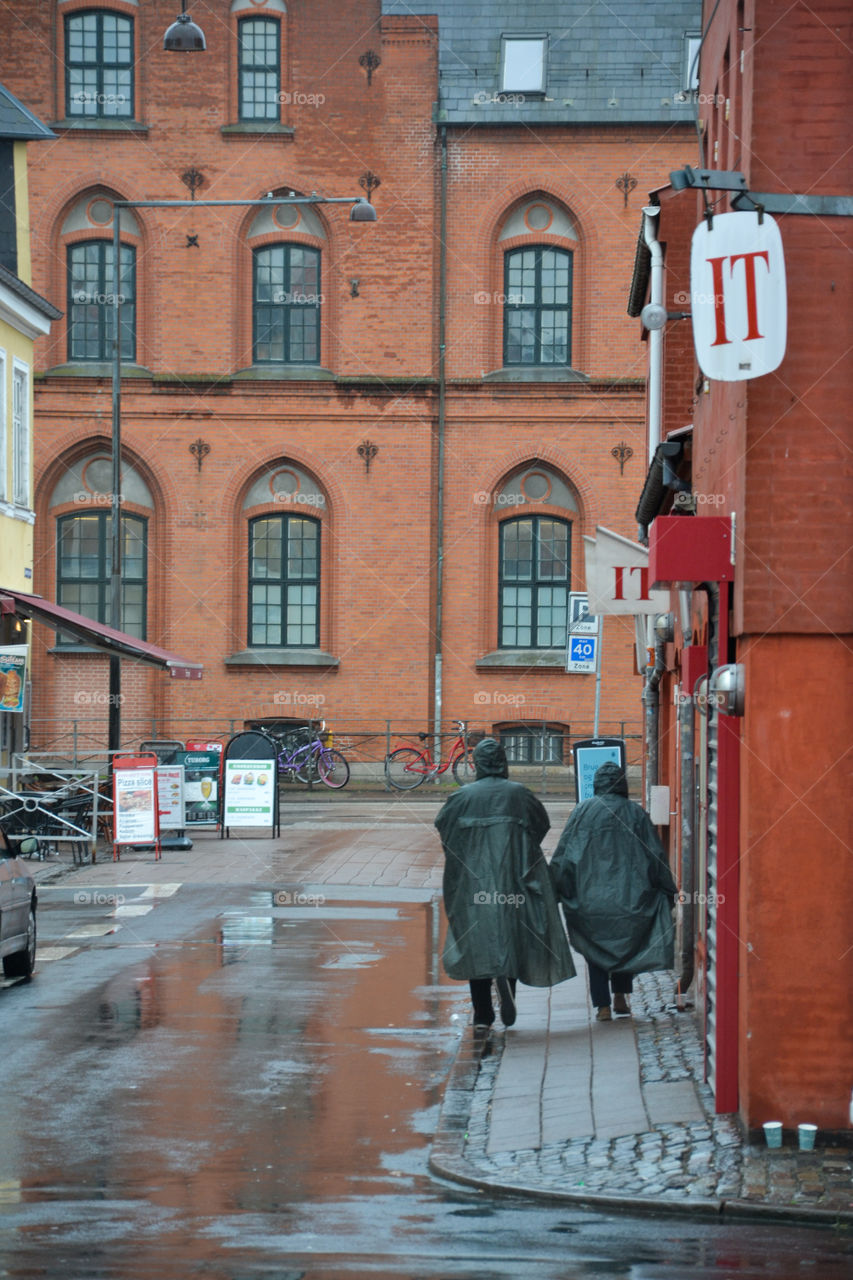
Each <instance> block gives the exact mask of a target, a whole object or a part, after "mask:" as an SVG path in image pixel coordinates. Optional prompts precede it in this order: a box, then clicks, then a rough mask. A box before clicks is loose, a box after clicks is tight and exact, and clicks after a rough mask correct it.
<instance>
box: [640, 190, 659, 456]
mask: <svg viewBox="0 0 853 1280" xmlns="http://www.w3.org/2000/svg"><path fill="white" fill-rule="evenodd" d="M659 214H660V207H659V206H658V205H653V204H652V205H647V206H646V208H645V209H643V239H644V240H645V242H646V245H647V247H648V250H649V253H650V254H651V258H652V263H651V275H650V278H649V302H650V303H651V304H652V305H654V306H659V307H662V306H663V250H662V249H661V247H660V243H659V242H658V239H657V222H656V219H657V217H658V215H659ZM648 332H649V464H650V465H651V463H652V461H653V460H654V456H655V450H656V449H657V447H658V445H659V444H660V422H661V387H662V383H663V329H662V328H661V329H649V331H648Z"/></svg>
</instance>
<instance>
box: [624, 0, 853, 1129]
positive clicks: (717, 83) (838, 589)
mask: <svg viewBox="0 0 853 1280" xmlns="http://www.w3.org/2000/svg"><path fill="white" fill-rule="evenodd" d="M704 22H705V24H706V25H707V31H706V34H705V39H704V43H703V45H702V50H701V59H700V67H701V71H700V93H699V111H700V119H701V124H702V139H703V141H702V150H701V154H700V157H699V159H698V160H696V159H695V158H694V160H693V161H692V162H691V164H692V165H693V167H694V168H695V169H696V170H699V169H702V168H705V169H709V170H712V171H714V174H712V175H711V177H710V178H709V180H708V184H707V186H708V192H707V205H708V206H709V212H710V214H711V220H712V224H714V223H716V221H717V219H718V218H719V215H721V214H723V213H731V210H732V208H733V207H735V205H733V203H732V201H733V196H732V193H731V191H730V190H726V177H725V174H726V172H727V171H728V172H731V171H739V172H741V173H743V175H744V176H745V179H746V186H747V188H748V190H749V192H750V197H751V198H742V197H737V198H736V202H735V203H736V207H737V208H738V209H740V210H743V212H741V213H738V214H737V215H736V216H737V217H739V218H742V219H744V220H745V221H747V222H749V223H750V225H751V224H753V223H757V222H758V219H759V211H758V209H757V206H759V205H761V206H763V208H764V211H765V212H764V215H763V216H764V217H768V218H769V217H773V218H774V219H775V221H776V223H777V225H778V228H779V230H780V232H781V240H782V246H783V250H784V265H785V275H786V279H787V347H786V350H785V354H784V358H783V359H782V361H781V363H780V364H779V365H778V367H776V368H775V369H772V370H771V371H770V372H767V373H765V374H764V375H763V376H759V377H752V378H750V379H749V380H742V379H741V380H734V381H724V380H719V379H715V378H710V377H708V376H706V374H703V372H702V369H701V368H700V367H699V366H698V365H697V363H696V361H695V358H694V356H693V353H692V350H691V346H692V343H691V337H692V334H691V326H690V322H689V321H683V320H676V319H670V320H669V322H668V324H667V325H666V327H665V329H664V331H663V332H664V339H663V343H664V351H663V363H662V368H663V411H662V432H661V437H660V439H661V441H662V443H661V444H660V446H659V447H658V448H656V450H655V456H654V461H653V463H652V466H651V468H650V471H649V473H648V476H647V480H646V484H645V487H644V489H643V492H642V496H641V498H640V504H639V507H638V509H637V517H638V521H639V522H640V524H641V525H642V526H644V527H645V528H646V529H647V531H648V540H649V547H650V564H651V566H652V573H651V577H652V578H655V577H656V576H657V578H658V581H659V582H661V583H669V584H673V583H677V585H678V587H680V588H681V590H675V589H674V590H673V592H672V612H671V614H670V615H669V618H668V619H664V620H662V622H661V625H660V626H659V628H658V639H657V652H656V663H655V668H654V669H652V668H650V669H649V680H648V681H647V690H651V715H650V726H651V731H652V734H651V736H653V737H655V738H656V741H657V744H658V746H659V756H658V772H657V777H653V778H652V779H651V781H652V782H657V783H660V784H662V785H663V786H665V787H668V789H669V791H668V795H669V800H670V802H669V808H670V809H671V810H672V811H674V813H675V814H677V817H674V818H673V826H672V827H671V828H670V854H671V859H672V862H673V865H674V866H677V867H678V869H679V872H680V876H681V883H682V885H683V886H687V887H688V888H689V893H688V895H687V902H686V903H685V905H684V922H683V926H684V934H683V936H684V940H685V943H686V945H685V948H684V953H683V964H684V969H685V979H686V982H689V981H690V978H691V974H692V971H693V954H694V950H695V959H696V967H695V973H696V980H697V992H698V996H699V1003H700V1011H701V1014H702V1016H703V1018H704V1021H705V1027H706V1042H707V1047H708V1067H709V1078H710V1079H711V1080H712V1082H713V1084H714V1087H715V1091H716V1096H717V1103H718V1109H719V1110H722V1111H733V1110H738V1109H739V1110H740V1113H741V1115H742V1117H743V1118H744V1120H745V1121H746V1122H747V1124H748V1125H750V1126H756V1125H759V1124H761V1123H762V1122H763V1121H765V1120H771V1119H773V1120H782V1121H783V1122H784V1124H785V1125H786V1127H789V1128H792V1127H795V1126H796V1124H797V1122H799V1121H810V1122H813V1123H816V1124H818V1125H819V1126H820V1128H821V1129H830V1130H832V1129H841V1128H846V1127H847V1126H848V1125H849V1112H848V1107H849V1103H850V1097H851V1089H852V1088H853V1029H852V1028H851V1025H850V1020H849V1017H848V1016H847V1011H848V1009H849V1003H850V1001H849V991H850V988H851V984H853V932H851V923H850V922H851V908H853V860H851V856H850V803H849V798H850V792H851V785H850V764H849V761H850V724H851V704H850V690H851V687H853V681H851V663H850V653H851V629H853V628H851V621H853V617H852V616H851V592H850V583H851V564H850V545H851V491H850V473H851V468H850V457H851V432H850V425H849V418H850V403H851V393H853V385H851V365H850V357H849V351H850V343H851V337H853V324H851V316H850V307H849V303H848V298H849V293H850V284H851V270H850V263H851V260H852V259H851V250H852V249H853V222H852V221H851V217H850V193H851V169H850V165H849V163H845V161H844V159H843V157H844V156H845V155H846V153H847V147H848V139H847V121H848V119H849V115H850V111H851V108H853V101H851V92H853V88H852V86H853V75H851V71H853V67H851V52H850V51H851V47H853V26H851V11H850V6H849V5H848V4H844V3H842V2H841V0H823V2H822V3H818V4H816V5H811V6H806V5H792V6H780V5H777V4H774V3H772V0H746V3H735V0H723V3H722V4H720V5H719V6H717V5H712V4H710V3H706V4H705V15H704ZM703 30H704V27H703ZM721 174H722V175H723V176H722V177H721V176H720V175H721ZM715 175H716V176H715ZM679 185H680V186H682V187H683V186H684V175H683V174H682V179H681V181H680V183H679ZM796 196H803V197H805V199H804V200H803V201H796V200H793V199H792V197H796ZM839 197H846V201H845V200H843V199H839ZM653 199H654V200H655V202H656V203H657V205H658V206H659V212H658V214H657V215H656V216H654V217H653V218H652V220H651V221H652V223H653V229H652V238H653V239H656V240H657V241H658V242H659V243H660V244H661V245H663V247H664V253H665V276H664V280H665V292H664V297H663V303H664V305H665V307H666V308H667V309H668V310H669V312H670V314H671V315H672V313H678V312H681V311H683V310H685V309H687V310H690V303H691V300H692V309H693V316H694V321H695V318H696V313H697V308H698V307H699V306H701V305H703V301H702V299H701V298H700V297H698V296H697V291H696V285H695V282H694V285H693V289H692V297H691V283H690V244H691V237H692V236H693V233H694V229H695V228H696V227H697V224H700V223H702V221H703V215H704V213H705V210H706V203H705V198H704V197H703V198H700V197H699V196H697V193H696V191H694V190H692V189H689V188H688V189H680V190H679V189H673V188H672V187H668V188H665V189H662V190H661V191H659V192H657V193H656V194H655V195H654V196H653ZM759 225H760V224H759ZM710 234H713V232H711V233H710ZM642 257H643V255H642V253H641V254H640V262H639V267H638V272H637V274H636V275H635V281H634V283H635V290H634V293H633V295H632V306H631V309H632V312H633V313H634V314H639V310H640V307H641V306H642V305H643V303H644V302H645V300H646V298H647V296H648V294H647V293H646V292H645V289H644V286H645V282H646V280H647V278H648V277H649V275H650V272H651V263H650V261H649V262H648V263H646V264H645V266H644V265H643V262H642ZM708 261H709V262H710V261H711V258H709V259H708ZM715 261H716V259H715ZM768 262H769V259H768ZM732 266H733V264H732ZM738 278H739V277H738V276H737V274H736V273H735V271H734V270H732V271H731V272H730V273H729V274H728V275H727V274H725V271H724V270H723V269H721V276H720V279H721V280H722V281H723V295H722V305H723V306H725V307H727V308H730V307H731V306H732V303H733V292H732V291H733V289H734V288H735V285H736V281H737V279H738ZM743 278H744V279H746V277H745V276H744V277H743ZM711 301H713V299H711ZM753 301H754V300H753ZM685 304H688V305H687V306H686V307H685ZM719 305H720V303H719V300H718V303H717V306H718V308H719ZM769 325H770V318H769V317H767V316H766V314H765V316H764V317H763V319H762V321H761V323H760V324H759V325H757V326H755V334H753V335H752V338H753V339H754V338H755V336H756V334H757V336H758V337H759V338H763V337H765V336H766V331H767V330H768V328H769ZM759 330H763V331H764V332H759ZM749 336H750V334H749V333H748V334H747V337H749ZM730 339H731V335H730V334H729V333H728V331H726V333H725V334H724V335H719V334H718V336H717V339H716V342H717V343H723V342H725V341H728V340H730ZM744 345H745V344H744ZM748 364H749V361H747V366H748ZM703 367H705V368H706V369H707V366H703ZM656 565H657V566H663V568H662V569H661V570H660V571H659V572H658V573H657V575H656V574H655V566H656ZM721 668H727V671H726V673H725V674H722V675H721V673H720V669H721ZM727 681H728V683H730V684H733V685H735V684H736V685H737V686H739V687H740V696H739V698H738V704H739V705H738V704H732V703H730V702H729V701H727V699H726V696H725V685H726V682H727ZM656 718H657V720H658V722H659V723H658V731H657V734H655V733H654V721H655V719H656ZM652 758H654V752H652ZM694 944H695V945H694Z"/></svg>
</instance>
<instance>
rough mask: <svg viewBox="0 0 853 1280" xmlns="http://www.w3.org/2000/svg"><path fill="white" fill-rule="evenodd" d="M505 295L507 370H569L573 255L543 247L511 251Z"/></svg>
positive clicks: (505, 353) (505, 272)
mask: <svg viewBox="0 0 853 1280" xmlns="http://www.w3.org/2000/svg"><path fill="white" fill-rule="evenodd" d="M504 295H505V300H504V364H505V365H516V364H521V365H555V364H566V365H568V364H571V362H572V255H571V253H570V252H569V251H568V250H566V249H556V248H552V247H550V246H543V245H532V246H530V247H529V248H527V247H525V248H521V249H511V250H509V251H508V252H507V253H506V254H505V255H504Z"/></svg>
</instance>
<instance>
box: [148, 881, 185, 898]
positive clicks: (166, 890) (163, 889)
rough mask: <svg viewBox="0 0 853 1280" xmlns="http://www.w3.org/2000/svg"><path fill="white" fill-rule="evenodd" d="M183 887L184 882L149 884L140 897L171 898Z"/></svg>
mask: <svg viewBox="0 0 853 1280" xmlns="http://www.w3.org/2000/svg"><path fill="white" fill-rule="evenodd" d="M180 888H182V884H149V885H148V887H147V888H146V889H143V891H142V893H140V895H139V896H140V898H171V897H172V895H173V894H175V893H177V892H178V890H179V889H180Z"/></svg>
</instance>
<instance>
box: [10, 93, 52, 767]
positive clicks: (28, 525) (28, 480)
mask: <svg viewBox="0 0 853 1280" xmlns="http://www.w3.org/2000/svg"><path fill="white" fill-rule="evenodd" d="M52 137H54V134H53V133H51V131H50V129H48V128H47V126H46V125H43V124H42V123H41V121H40V120H38V119H36V117H35V116H34V115H33V114H32V112H31V111H28V110H27V108H26V107H25V106H24V105H23V104H22V103H20V102H19V101H18V100H17V98H14V97H13V96H12V94H11V93H9V92H8V91H7V90H6V89H4V88H3V86H2V85H0V685H2V687H0V770H2V768H3V766H4V765H6V764H7V763H8V760H9V756H10V754H11V752H12V751H16V750H21V749H22V747H23V746H24V745H25V743H24V723H25V714H26V689H27V666H26V654H27V650H26V647H25V646H27V645H28V640H29V636H28V631H29V626H28V624H27V623H24V622H21V621H20V619H18V618H16V617H15V610H14V603H13V602H12V601H9V600H6V599H4V597H3V593H2V588H3V587H6V588H9V589H12V590H16V589H17V590H19V591H30V590H31V589H32V576H33V521H34V519H35V514H34V512H33V341H34V339H35V338H37V337H39V336H40V335H41V334H46V333H48V332H49V331H50V322H51V320H56V319H58V318H59V316H60V315H61V314H62V313H61V312H60V311H57V309H56V308H55V307H54V306H52V305H51V303H49V302H47V301H46V300H45V299H44V298H42V297H41V296H40V295H39V294H37V293H35V292H34V290H33V289H31V288H30V280H31V279H32V276H31V274H30V218H29V203H28V197H27V143H28V142H31V141H36V140H37V139H43V138H52Z"/></svg>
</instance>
